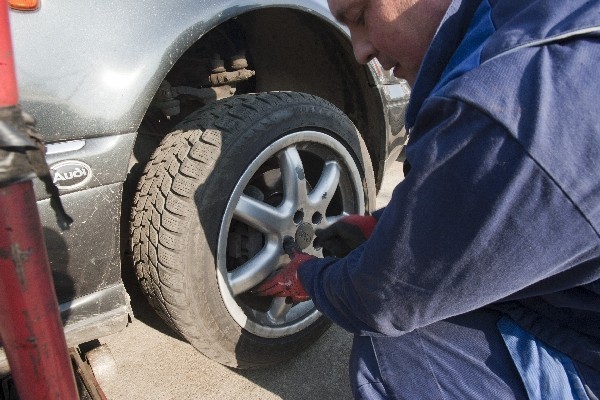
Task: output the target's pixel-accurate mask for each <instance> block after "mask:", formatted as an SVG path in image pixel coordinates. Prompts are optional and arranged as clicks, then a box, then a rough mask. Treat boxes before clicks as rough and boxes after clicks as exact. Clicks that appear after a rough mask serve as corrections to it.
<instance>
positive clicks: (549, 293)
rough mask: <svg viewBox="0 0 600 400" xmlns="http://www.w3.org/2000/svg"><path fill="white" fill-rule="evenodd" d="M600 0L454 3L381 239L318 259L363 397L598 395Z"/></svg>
mask: <svg viewBox="0 0 600 400" xmlns="http://www.w3.org/2000/svg"><path fill="white" fill-rule="evenodd" d="M599 27H600V2H597V1H585V0H570V1H568V2H565V1H562V0H545V1H544V0H532V1H527V2H517V1H512V0H498V1H493V0H483V1H481V0H463V1H453V2H452V4H451V6H450V8H449V10H448V12H447V14H446V16H445V17H444V20H443V21H442V23H441V25H440V27H439V29H438V32H437V33H436V36H435V37H434V40H433V42H432V44H431V47H430V49H429V50H428V52H427V55H426V57H425V60H424V62H423V65H422V67H421V71H420V72H419V76H418V77H417V80H416V82H415V85H414V88H413V92H412V95H411V101H410V104H409V109H408V113H407V126H408V127H409V128H410V132H411V136H410V140H409V143H408V146H407V152H406V154H407V161H408V162H409V163H410V166H411V170H410V172H409V173H408V175H407V176H406V178H405V180H404V181H403V182H402V183H400V184H399V185H398V186H397V187H396V189H395V190H394V194H393V196H392V199H391V201H390V203H389V204H388V206H387V207H386V208H385V209H383V210H380V211H379V212H377V213H376V214H375V216H376V217H377V218H378V219H379V222H378V224H377V227H376V229H375V231H374V232H373V235H372V237H371V238H370V239H369V240H368V241H367V242H366V243H365V244H364V245H362V246H361V247H359V248H357V249H355V250H354V251H353V252H351V253H350V254H349V255H348V256H347V257H345V258H343V259H334V258H325V259H319V260H314V261H311V262H308V263H306V264H305V265H303V266H302V267H301V268H300V270H299V276H300V279H301V281H302V283H303V285H304V287H305V288H306V289H307V291H308V292H309V293H310V295H311V297H312V299H313V301H314V303H315V305H316V306H317V308H318V309H319V310H321V311H322V312H323V313H324V314H325V315H327V316H329V317H330V318H331V319H332V320H333V321H334V322H336V323H337V324H339V325H340V326H342V327H343V328H345V329H346V330H348V331H350V332H352V333H354V334H355V339H354V346H353V350H352V355H351V360H350V369H351V372H350V375H351V381H352V386H353V390H354V394H355V396H356V397H357V398H413V399H414V398H419V399H423V398H461V399H462V398H474V399H483V398H502V399H504V398H532V399H536V398H539V399H565V398H574V399H579V398H583V399H585V398H590V399H593V398H594V396H596V397H597V396H600V113H598V105H599V104H600V73H599V72H598V71H599V68H598V65H600V35H599V32H600V29H599Z"/></svg>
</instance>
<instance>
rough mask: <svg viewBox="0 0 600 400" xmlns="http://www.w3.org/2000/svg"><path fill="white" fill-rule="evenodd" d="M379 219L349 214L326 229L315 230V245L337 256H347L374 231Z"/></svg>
mask: <svg viewBox="0 0 600 400" xmlns="http://www.w3.org/2000/svg"><path fill="white" fill-rule="evenodd" d="M376 224H377V219H375V217H373V216H370V215H348V216H346V217H343V218H342V219H340V220H339V221H337V222H335V223H334V224H332V225H331V226H329V227H328V228H325V229H317V231H316V232H315V235H316V237H317V238H316V240H315V246H317V247H322V248H323V250H324V251H326V252H329V253H331V254H332V255H334V256H335V257H345V256H347V255H348V253H350V252H351V251H352V250H354V249H355V248H357V247H358V246H360V245H361V244H363V243H364V242H365V241H366V240H367V239H368V238H369V237H370V236H371V233H373V230H374V229H375V225H376Z"/></svg>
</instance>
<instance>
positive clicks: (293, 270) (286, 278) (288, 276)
mask: <svg viewBox="0 0 600 400" xmlns="http://www.w3.org/2000/svg"><path fill="white" fill-rule="evenodd" d="M313 258H316V257H314V256H311V255H309V254H306V253H302V252H299V251H298V252H293V253H291V254H290V259H291V261H290V262H289V263H288V264H286V265H285V266H284V267H283V268H281V269H280V270H278V271H277V272H276V273H275V274H274V275H271V276H270V277H268V278H267V279H266V280H265V281H264V282H263V283H261V284H260V286H258V288H256V289H255V290H254V293H256V294H258V295H259V296H273V297H287V298H288V299H289V300H290V301H291V302H293V303H299V302H301V301H306V300H308V299H310V296H309V295H308V293H306V290H304V287H302V284H301V283H300V279H299V278H298V268H299V267H300V265H302V264H304V263H305V262H306V261H308V260H312V259H313Z"/></svg>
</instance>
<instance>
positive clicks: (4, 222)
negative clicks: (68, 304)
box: [0, 0, 79, 400]
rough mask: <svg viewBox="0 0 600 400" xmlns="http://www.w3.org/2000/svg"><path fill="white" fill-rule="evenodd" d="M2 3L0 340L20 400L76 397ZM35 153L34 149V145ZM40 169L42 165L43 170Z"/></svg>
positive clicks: (0, 13) (6, 15)
mask: <svg viewBox="0 0 600 400" xmlns="http://www.w3.org/2000/svg"><path fill="white" fill-rule="evenodd" d="M17 103H18V94H17V84H16V80H15V69H14V62H13V57H12V46H11V40H10V29H9V21H8V5H7V3H6V1H5V0H0V338H1V340H2V345H3V346H4V350H5V352H6V355H7V358H8V362H9V364H10V367H11V372H12V377H13V380H14V383H15V386H16V388H17V392H18V393H19V397H20V398H21V399H32V400H33V399H35V400H38V399H78V398H79V395H78V391H77V387H76V384H75V378H74V375H73V369H72V366H71V361H70V358H69V354H68V351H67V344H66V341H65V336H64V331H63V327H62V323H61V320H60V315H59V309H58V303H57V300H56V295H55V293H54V286H53V282H52V275H51V273H50V267H49V263H48V257H47V253H46V246H45V243H44V239H43V233H42V227H41V223H40V217H39V213H38V209H37V204H36V200H35V196H34V192H33V185H32V182H31V180H32V179H33V177H34V176H35V175H34V174H33V172H32V171H33V170H34V169H31V168H30V169H28V168H27V163H26V162H24V161H23V160H27V159H28V157H27V156H26V154H27V152H28V151H31V150H32V146H31V144H32V143H33V142H32V141H31V140H30V138H29V137H28V135H27V133H25V132H23V130H22V129H21V128H22V127H24V126H26V124H25V123H24V122H23V118H22V116H21V115H22V114H21V111H20V109H19V107H18V106H17ZM33 148H35V145H34V146H33ZM46 168H47V166H46Z"/></svg>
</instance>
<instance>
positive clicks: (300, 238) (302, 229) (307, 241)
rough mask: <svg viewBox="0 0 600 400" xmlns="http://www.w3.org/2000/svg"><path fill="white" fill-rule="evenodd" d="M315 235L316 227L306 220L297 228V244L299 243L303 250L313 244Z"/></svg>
mask: <svg viewBox="0 0 600 400" xmlns="http://www.w3.org/2000/svg"><path fill="white" fill-rule="evenodd" d="M314 236H315V229H314V228H313V226H312V224H310V223H308V222H304V223H302V224H300V226H299V227H298V229H297V230H296V235H295V240H296V244H297V245H298V247H300V249H301V250H304V249H305V248H307V247H308V246H310V245H311V244H312V242H313V238H314Z"/></svg>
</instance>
